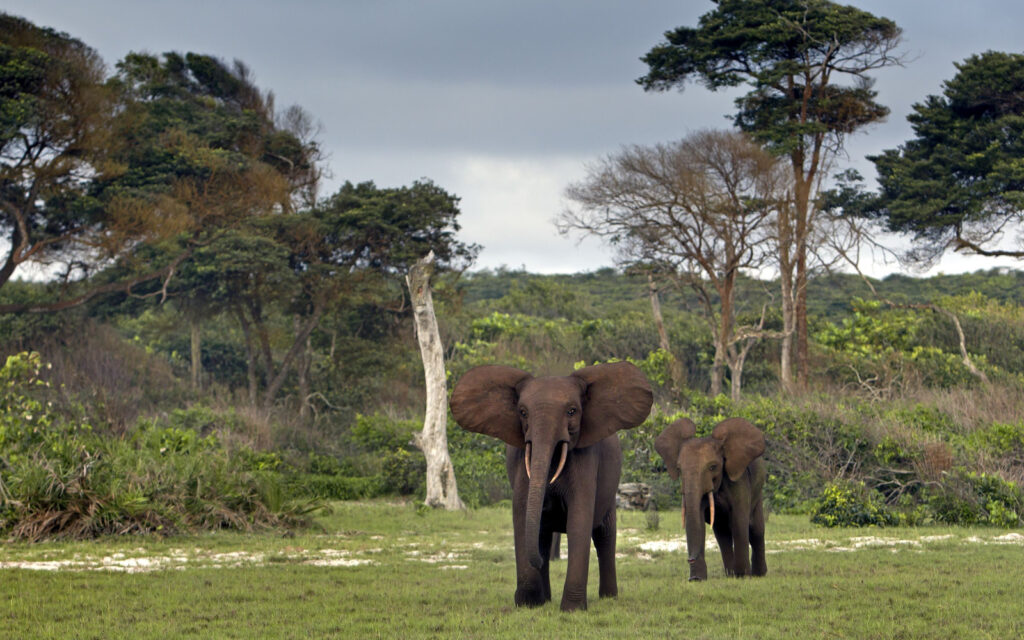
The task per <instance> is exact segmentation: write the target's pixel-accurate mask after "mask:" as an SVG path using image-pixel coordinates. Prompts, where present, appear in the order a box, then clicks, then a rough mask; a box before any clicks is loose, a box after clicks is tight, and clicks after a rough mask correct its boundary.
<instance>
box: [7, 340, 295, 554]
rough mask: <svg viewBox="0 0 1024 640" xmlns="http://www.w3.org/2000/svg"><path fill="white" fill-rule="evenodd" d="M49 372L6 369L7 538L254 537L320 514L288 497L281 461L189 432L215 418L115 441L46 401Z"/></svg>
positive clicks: (32, 364)
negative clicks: (240, 532) (221, 533)
mask: <svg viewBox="0 0 1024 640" xmlns="http://www.w3.org/2000/svg"><path fill="white" fill-rule="evenodd" d="M41 369H42V365H41V363H40V359H39V357H38V355H36V354H27V353H23V354H18V355H15V356H11V357H9V358H8V360H7V363H6V364H5V366H4V367H3V369H0V405H2V406H3V408H5V409H6V411H5V412H4V413H3V418H2V420H0V461H2V465H0V533H2V534H4V535H9V536H12V537H15V538H25V539H30V540H38V539H42V538H50V537H94V536H98V535H104V534H113V533H120V534H123V533H152V532H161V533H172V532H176V531H182V530H191V529H196V528H202V529H216V528H234V529H246V530H247V529H251V528H254V527H268V526H279V525H284V524H298V523H300V522H302V521H303V519H304V518H305V514H307V513H308V512H309V509H310V508H312V507H311V505H310V504H309V503H295V502H289V501H286V500H284V498H283V497H282V493H281V491H280V486H281V482H282V479H281V476H280V474H278V473H276V470H277V469H278V468H279V467H280V466H281V460H280V458H279V457H278V456H277V454H272V453H257V452H253V451H251V450H248V449H242V450H239V451H232V450H230V449H228V448H226V447H224V446H223V445H222V444H221V442H220V440H219V438H217V436H216V435H214V434H210V435H208V436H205V437H204V436H201V435H200V434H199V432H197V431H196V430H194V429H193V428H190V427H188V426H182V423H183V422H188V421H190V420H191V421H193V422H194V421H195V420H194V419H195V418H196V417H197V414H198V415H200V416H201V417H203V418H207V417H208V416H207V415H206V413H207V412H206V411H202V410H200V411H196V412H191V413H190V412H187V411H183V412H181V413H180V414H178V415H177V416H176V417H175V420H174V421H172V424H166V423H160V422H159V421H141V422H140V423H139V425H138V426H137V427H136V429H135V430H134V431H133V432H131V433H130V437H128V438H113V437H109V436H108V435H105V434H102V433H97V432H94V430H93V428H92V426H91V425H90V424H89V423H87V422H77V421H73V420H69V419H68V417H67V416H64V415H61V414H57V413H55V412H54V411H53V410H52V409H51V407H50V405H49V404H48V403H47V402H46V401H45V400H42V399H40V397H39V396H38V395H37V393H38V391H39V390H41V389H45V384H44V383H42V381H41V380H40V379H39V373H40V371H41Z"/></svg>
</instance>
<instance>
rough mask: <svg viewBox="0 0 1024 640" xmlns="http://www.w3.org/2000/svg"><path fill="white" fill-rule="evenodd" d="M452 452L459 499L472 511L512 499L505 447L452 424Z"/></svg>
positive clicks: (450, 425) (450, 430)
mask: <svg viewBox="0 0 1024 640" xmlns="http://www.w3.org/2000/svg"><path fill="white" fill-rule="evenodd" d="M448 451H449V453H450V455H451V458H452V466H453V467H454V468H455V480H456V482H457V483H458V487H459V498H461V499H462V501H463V502H464V503H466V505H468V506H470V507H479V506H483V505H489V504H495V503H497V502H499V501H501V500H506V499H508V498H511V497H512V490H511V487H510V486H509V482H508V473H507V471H506V470H505V443H504V442H502V441H501V440H498V439H497V438H491V437H489V436H485V435H483V434H479V433H472V432H470V431H466V430H464V429H462V428H461V427H459V426H458V425H457V424H455V422H454V421H452V420H449V421H448Z"/></svg>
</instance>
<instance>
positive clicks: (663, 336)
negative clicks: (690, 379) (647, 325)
mask: <svg viewBox="0 0 1024 640" xmlns="http://www.w3.org/2000/svg"><path fill="white" fill-rule="evenodd" d="M647 291H648V293H649V295H650V298H651V314H652V315H653V316H654V326H655V327H657V329H658V344H659V345H660V346H661V348H662V350H664V351H665V353H667V354H668V355H669V357H670V358H671V361H670V362H669V375H670V376H671V377H672V387H673V389H672V390H673V392H674V393H681V392H682V390H683V389H684V388H685V381H684V380H683V366H682V363H680V362H679V360H677V359H676V356H675V354H673V353H672V347H671V345H670V344H669V341H668V331H666V330H665V320H664V318H663V317H662V315H661V300H659V299H658V286H657V285H656V284H655V283H654V276H652V275H651V274H650V273H648V274H647Z"/></svg>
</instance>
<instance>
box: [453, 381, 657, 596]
mask: <svg viewBox="0 0 1024 640" xmlns="http://www.w3.org/2000/svg"><path fill="white" fill-rule="evenodd" d="M652 399H653V396H652V393H651V386H650V384H649V383H648V382H647V378H645V377H644V375H643V373H641V372H640V370H639V369H637V368H636V367H635V366H633V365H632V364H629V363H628V362H615V363H609V364H601V365H594V366H592V367H585V368H583V369H580V370H578V371H576V372H574V373H572V374H571V375H568V376H562V377H537V378H535V377H533V375H531V374H530V373H528V372H526V371H523V370H521V369H516V368H513V367H504V366H482V367H476V368H474V369H470V370H469V371H468V372H466V374H465V375H464V376H462V378H461V379H460V380H459V381H458V383H456V385H455V388H454V389H453V391H452V397H451V402H450V406H451V409H452V415H453V416H455V421H456V422H457V423H458V424H459V426H461V427H462V428H463V429H467V430H469V431H474V432H477V433H483V434H486V435H489V436H493V437H495V438H499V439H501V440H503V441H505V442H506V443H507V444H508V447H506V455H505V466H506V469H507V471H508V479H509V482H510V483H511V484H512V496H513V497H512V526H513V529H514V537H515V548H516V593H515V602H516V605H527V606H537V605H541V604H544V603H545V602H547V601H548V600H550V599H551V582H550V578H549V560H550V558H549V556H550V553H551V538H552V534H554V533H555V532H563V533H565V534H566V539H567V542H568V552H567V556H568V560H567V566H566V574H565V587H564V589H563V590H562V605H561V607H562V610H563V611H570V610H573V609H586V608H587V573H588V571H589V561H590V540H591V538H593V541H594V546H595V547H596V549H597V560H598V570H599V572H600V588H599V590H598V593H599V595H600V596H601V597H606V596H615V595H617V594H618V586H617V584H616V579H615V492H616V489H617V487H618V484H619V476H620V475H621V471H622V449H621V447H620V446H619V438H618V435H616V432H617V431H619V430H620V429H630V428H632V427H635V426H637V425H639V424H640V423H641V422H643V421H644V419H645V418H647V414H648V413H649V412H650V410H651V402H652Z"/></svg>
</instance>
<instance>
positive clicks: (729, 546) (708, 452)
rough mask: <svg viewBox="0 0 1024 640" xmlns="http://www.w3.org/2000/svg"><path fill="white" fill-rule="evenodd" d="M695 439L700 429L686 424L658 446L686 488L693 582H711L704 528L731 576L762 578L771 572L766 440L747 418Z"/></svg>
mask: <svg viewBox="0 0 1024 640" xmlns="http://www.w3.org/2000/svg"><path fill="white" fill-rule="evenodd" d="M696 434H697V427H696V425H694V424H693V422H692V421H690V420H688V419H686V418H683V419H682V420H677V421H675V422H673V423H672V424H670V425H669V426H668V427H666V428H665V430H664V431H662V432H661V435H659V436H658V437H657V438H656V439H655V441H654V448H655V449H656V450H657V451H658V453H659V454H660V455H661V457H662V459H663V460H664V461H665V466H666V467H668V473H669V475H670V476H671V477H672V479H673V480H679V481H680V482H681V483H682V494H683V507H682V515H683V526H684V527H685V529H686V549H687V561H688V562H689V565H690V580H706V579H707V577H708V567H707V563H706V562H705V561H704V523H705V522H709V523H711V529H712V530H713V531H714V532H715V538H716V539H717V540H718V546H719V548H720V549H721V551H722V564H723V565H724V567H725V573H726V575H734V576H747V575H751V574H753V575H755V576H763V575H765V573H767V572H768V567H767V565H766V564H765V558H764V504H763V499H762V490H763V488H764V481H765V477H766V476H767V471H766V469H765V463H764V460H763V459H762V458H761V454H763V453H764V450H765V440H764V434H763V433H761V430H760V429H758V428H757V427H755V426H754V425H753V424H751V423H750V422H749V421H747V420H744V419H743V418H730V419H728V420H723V421H722V422H720V423H718V424H717V425H716V426H715V428H714V429H712V431H711V435H710V436H708V437H705V438H696V437H694V436H696ZM716 513H717V517H716ZM751 549H752V550H753V563H751V553H750V552H751Z"/></svg>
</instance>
